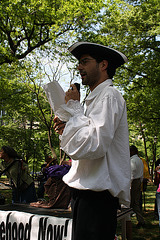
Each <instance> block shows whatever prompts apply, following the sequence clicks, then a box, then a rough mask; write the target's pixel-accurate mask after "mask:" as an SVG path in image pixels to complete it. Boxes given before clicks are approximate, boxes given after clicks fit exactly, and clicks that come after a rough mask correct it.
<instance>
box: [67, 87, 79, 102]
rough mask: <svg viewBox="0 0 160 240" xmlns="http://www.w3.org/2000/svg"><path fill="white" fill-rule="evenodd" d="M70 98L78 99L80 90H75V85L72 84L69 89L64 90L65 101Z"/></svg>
mask: <svg viewBox="0 0 160 240" xmlns="http://www.w3.org/2000/svg"><path fill="white" fill-rule="evenodd" d="M70 99H73V100H78V101H80V92H79V91H78V90H77V87H76V86H75V85H74V84H72V85H71V87H70V89H69V90H68V91H67V92H66V95H65V102H66V103H67V102H68V101H69V100H70Z"/></svg>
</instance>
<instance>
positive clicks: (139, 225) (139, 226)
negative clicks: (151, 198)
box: [136, 222, 146, 228]
mask: <svg viewBox="0 0 160 240" xmlns="http://www.w3.org/2000/svg"><path fill="white" fill-rule="evenodd" d="M145 225H146V224H145V223H140V222H139V223H138V224H137V225H136V228H141V227H142V228H143V227H145Z"/></svg>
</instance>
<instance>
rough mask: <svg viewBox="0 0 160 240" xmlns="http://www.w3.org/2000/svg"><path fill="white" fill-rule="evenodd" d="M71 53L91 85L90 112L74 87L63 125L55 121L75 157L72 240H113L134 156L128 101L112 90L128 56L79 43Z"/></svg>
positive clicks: (126, 202)
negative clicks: (114, 78) (66, 118)
mask: <svg viewBox="0 0 160 240" xmlns="http://www.w3.org/2000/svg"><path fill="white" fill-rule="evenodd" d="M69 51H70V52H71V53H72V54H73V55H74V56H75V57H76V58H77V59H78V61H79V64H78V70H79V72H80V75H81V78H82V84H83V85H88V86H89V88H90V91H91V92H90V94H89V95H88V97H87V98H86V101H85V102H86V112H85V113H84V110H83V107H82V106H81V104H80V93H79V92H78V90H77V88H76V86H75V85H74V84H73V85H71V87H72V88H71V89H69V90H68V91H67V92H66V96H65V101H66V104H64V109H65V110H66V112H68V113H69V114H70V119H69V121H68V122H67V123H66V124H65V123H63V122H62V121H60V119H59V118H58V117H55V119H54V122H55V125H54V128H55V131H56V132H57V133H58V134H60V135H61V148H62V150H63V151H64V152H65V153H66V154H67V155H68V156H69V157H71V158H72V166H71V169H70V171H69V172H68V173H67V174H66V175H65V176H64V177H63V181H64V182H65V183H66V184H67V185H69V186H70V189H71V194H72V203H71V207H72V214H73V225H72V240H104V239H110V240H113V239H114V237H115V232H116V225H117V208H118V206H119V204H124V205H125V206H127V207H129V205H130V177H131V172H130V157H129V137H128V124H127V112H126V103H125V100H124V99H123V97H122V96H121V94H120V93H119V92H118V91H117V89H116V88H114V87H113V82H112V78H113V76H114V74H115V71H116V68H117V67H120V66H121V65H122V64H124V63H125V62H127V58H126V56H125V55H124V54H122V53H121V52H119V51H116V50H114V49H111V48H108V47H106V46H103V45H99V44H95V43H89V42H78V43H75V44H73V45H72V46H71V47H70V48H69Z"/></svg>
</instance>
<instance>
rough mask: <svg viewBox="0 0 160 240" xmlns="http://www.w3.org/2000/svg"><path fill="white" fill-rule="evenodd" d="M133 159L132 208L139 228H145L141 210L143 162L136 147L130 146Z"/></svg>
mask: <svg viewBox="0 0 160 240" xmlns="http://www.w3.org/2000/svg"><path fill="white" fill-rule="evenodd" d="M130 157H131V208H133V211H134V212H135V213H136V217H137V221H138V224H137V228H139V227H144V226H145V222H144V219H143V216H142V212H141V209H140V197H141V183H142V181H143V168H144V167H143V162H142V160H141V159H140V158H139V157H138V149H137V147H136V146H134V145H132V146H130Z"/></svg>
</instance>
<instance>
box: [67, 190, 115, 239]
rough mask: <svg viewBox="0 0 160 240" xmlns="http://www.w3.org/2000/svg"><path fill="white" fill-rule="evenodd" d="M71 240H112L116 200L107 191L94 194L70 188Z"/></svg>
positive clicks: (93, 192)
mask: <svg viewBox="0 0 160 240" xmlns="http://www.w3.org/2000/svg"><path fill="white" fill-rule="evenodd" d="M71 194H72V202H71V207H72V214H73V225H72V240H104V239H108V240H114V237H115V233H116V227H117V209H118V198H115V197H113V196H112V195H111V194H110V193H109V192H108V191H107V190H106V191H102V192H95V191H90V190H76V189H73V188H71Z"/></svg>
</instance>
